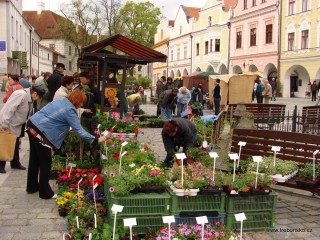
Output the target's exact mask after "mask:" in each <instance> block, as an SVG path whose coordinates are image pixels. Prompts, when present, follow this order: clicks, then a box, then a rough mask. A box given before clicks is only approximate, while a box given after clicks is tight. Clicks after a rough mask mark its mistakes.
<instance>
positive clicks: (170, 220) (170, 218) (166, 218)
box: [162, 216, 176, 224]
mask: <svg viewBox="0 0 320 240" xmlns="http://www.w3.org/2000/svg"><path fill="white" fill-rule="evenodd" d="M162 221H163V223H168V224H170V223H173V222H175V221H176V220H175V218H174V216H163V217H162Z"/></svg>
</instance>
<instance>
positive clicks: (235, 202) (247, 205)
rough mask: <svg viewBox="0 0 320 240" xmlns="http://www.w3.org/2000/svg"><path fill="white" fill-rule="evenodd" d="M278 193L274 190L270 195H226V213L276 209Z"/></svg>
mask: <svg viewBox="0 0 320 240" xmlns="http://www.w3.org/2000/svg"><path fill="white" fill-rule="evenodd" d="M277 197H278V196H277V194H276V193H275V192H274V191H273V192H271V193H270V194H268V195H249V196H229V195H227V197H226V213H239V212H253V211H275V210H276V206H277Z"/></svg>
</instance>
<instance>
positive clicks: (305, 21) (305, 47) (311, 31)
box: [280, 0, 320, 97]
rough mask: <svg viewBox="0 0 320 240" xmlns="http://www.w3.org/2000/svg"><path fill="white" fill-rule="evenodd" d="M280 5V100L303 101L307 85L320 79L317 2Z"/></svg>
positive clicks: (286, 1) (295, 1)
mask: <svg viewBox="0 0 320 240" xmlns="http://www.w3.org/2000/svg"><path fill="white" fill-rule="evenodd" d="M280 2H281V47H280V48H281V51H280V91H281V92H282V94H283V97H305V95H306V89H307V88H308V86H307V85H308V83H309V82H311V84H312V83H313V82H314V81H316V83H317V84H318V83H319V79H320V36H319V34H320V33H319V32H320V15H319V8H320V1H316V0H283V1H280Z"/></svg>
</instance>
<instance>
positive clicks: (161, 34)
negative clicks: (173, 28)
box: [160, 29, 163, 40]
mask: <svg viewBox="0 0 320 240" xmlns="http://www.w3.org/2000/svg"><path fill="white" fill-rule="evenodd" d="M160 39H161V40H162V39H163V29H161V33H160Z"/></svg>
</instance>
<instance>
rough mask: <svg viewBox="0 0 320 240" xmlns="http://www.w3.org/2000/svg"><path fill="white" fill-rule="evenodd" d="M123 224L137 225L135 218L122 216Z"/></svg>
mask: <svg viewBox="0 0 320 240" xmlns="http://www.w3.org/2000/svg"><path fill="white" fill-rule="evenodd" d="M123 225H124V226H125V227H132V226H136V225H137V219H136V218H124V219H123Z"/></svg>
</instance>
